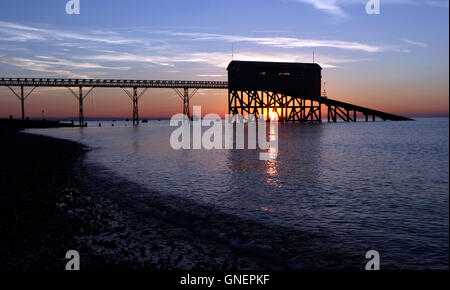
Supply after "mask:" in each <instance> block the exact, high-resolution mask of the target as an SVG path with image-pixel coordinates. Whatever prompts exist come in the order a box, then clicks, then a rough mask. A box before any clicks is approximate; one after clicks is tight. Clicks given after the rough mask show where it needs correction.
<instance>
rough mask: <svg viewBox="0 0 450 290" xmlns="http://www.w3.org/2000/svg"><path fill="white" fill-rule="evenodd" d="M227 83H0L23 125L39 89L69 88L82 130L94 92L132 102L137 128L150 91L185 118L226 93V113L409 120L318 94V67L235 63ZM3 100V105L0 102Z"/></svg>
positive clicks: (310, 118) (304, 119) (42, 80)
mask: <svg viewBox="0 0 450 290" xmlns="http://www.w3.org/2000/svg"><path fill="white" fill-rule="evenodd" d="M228 79H229V80H228V82H227V81H180V80H113V79H61V78H4V77H3V78H0V86H2V87H7V88H9V89H10V90H11V92H12V93H13V94H14V95H15V96H16V97H17V98H18V99H19V101H20V105H21V112H22V120H25V100H26V99H27V98H28V97H30V95H31V94H32V93H33V92H34V91H35V90H36V89H37V88H39V87H61V88H67V89H68V90H69V91H70V93H71V94H72V95H73V96H74V97H75V98H76V100H77V102H78V108H79V117H78V122H79V125H80V126H84V125H85V118H84V110H83V102H84V100H85V99H86V97H87V96H88V95H89V94H90V93H91V92H92V91H93V90H94V89H95V88H119V89H122V90H123V91H124V92H125V94H126V96H128V97H129V98H130V99H131V101H132V106H133V124H134V125H139V99H140V98H142V96H143V95H144V94H145V93H146V92H147V90H148V89H152V88H167V89H173V90H174V91H175V92H176V94H177V95H178V96H179V97H180V99H181V100H182V102H183V113H184V114H185V115H186V116H189V117H191V114H190V105H189V102H190V100H191V99H192V97H193V96H194V95H195V93H196V92H197V91H198V90H200V89H221V90H228V112H229V113H230V114H241V115H246V114H253V115H255V116H256V117H257V118H258V117H259V116H261V115H265V116H270V115H271V114H272V113H276V114H277V115H278V119H279V120H280V121H283V122H322V107H323V106H326V107H327V110H328V118H327V120H328V122H337V121H338V120H342V121H345V122H356V121H357V116H358V115H360V116H364V118H365V121H366V122H367V121H369V120H371V121H376V119H377V118H378V119H380V120H383V121H408V120H411V119H409V118H406V117H402V116H398V115H393V114H389V113H386V112H381V111H378V110H373V109H369V108H365V107H362V106H358V105H353V104H349V103H345V102H341V101H337V100H333V99H329V98H327V97H325V96H322V95H321V67H320V66H319V65H317V64H303V63H296V64H294V63H267V62H238V61H233V62H231V63H230V65H229V67H228ZM0 101H1V100H0Z"/></svg>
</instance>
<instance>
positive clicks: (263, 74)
mask: <svg viewBox="0 0 450 290" xmlns="http://www.w3.org/2000/svg"><path fill="white" fill-rule="evenodd" d="M259 75H260V76H265V75H267V73H266V72H265V71H262V72H260V73H259Z"/></svg>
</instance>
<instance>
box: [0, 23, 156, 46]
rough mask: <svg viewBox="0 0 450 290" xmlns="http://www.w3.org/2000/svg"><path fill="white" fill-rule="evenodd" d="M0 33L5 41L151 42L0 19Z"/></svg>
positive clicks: (106, 33)
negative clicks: (34, 25)
mask: <svg viewBox="0 0 450 290" xmlns="http://www.w3.org/2000/svg"><path fill="white" fill-rule="evenodd" d="M0 35H1V36H2V38H1V39H2V40H3V41H18V42H25V41H45V40H59V41H61V40H76V41H87V42H98V43H106V44H124V45H125V44H150V43H151V42H152V40H151V39H137V38H126V37H121V36H118V35H117V34H116V33H112V32H100V31H99V30H94V31H92V33H90V34H82V33H78V32H73V31H66V30H58V29H47V28H38V27H32V26H28V25H22V24H16V23H12V22H5V21H0Z"/></svg>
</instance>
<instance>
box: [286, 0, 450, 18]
mask: <svg viewBox="0 0 450 290" xmlns="http://www.w3.org/2000/svg"><path fill="white" fill-rule="evenodd" d="M293 1H295V2H299V3H304V4H308V5H312V6H313V7H314V8H316V9H318V10H321V11H323V12H325V13H327V14H330V15H333V16H335V17H337V18H345V17H348V16H349V15H348V13H347V12H345V10H344V8H343V7H344V6H348V5H361V6H362V7H363V6H364V5H366V3H367V2H368V0H293ZM381 5H427V6H435V7H449V1H448V0H381Z"/></svg>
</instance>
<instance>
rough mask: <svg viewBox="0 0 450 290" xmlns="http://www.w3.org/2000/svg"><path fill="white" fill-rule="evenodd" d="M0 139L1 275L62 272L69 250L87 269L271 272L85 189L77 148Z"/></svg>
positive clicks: (18, 135) (14, 133)
mask: <svg viewBox="0 0 450 290" xmlns="http://www.w3.org/2000/svg"><path fill="white" fill-rule="evenodd" d="M0 136H2V138H1V139H2V141H3V142H1V145H0V149H1V152H3V154H4V156H5V158H3V162H2V163H3V164H2V165H3V166H2V171H1V179H0V181H1V185H2V188H4V192H5V194H4V195H2V196H0V209H1V212H0V220H1V221H2V222H1V223H0V237H2V238H1V239H0V257H1V258H0V269H3V270H64V267H65V264H66V262H67V260H66V259H65V253H66V252H67V251H68V250H77V251H79V252H80V256H81V267H82V268H83V269H87V270H105V269H112V270H190V269H195V270H226V269H233V270H245V269H252V270H254V269H262V268H267V266H269V265H270V263H266V262H264V261H263V260H261V259H259V258H257V257H254V256H253V255H242V254H243V253H242V252H241V251H239V253H235V252H234V251H233V249H232V248H230V247H229V246H228V245H226V244H223V243H221V242H220V241H219V242H217V241H215V240H214V239H210V238H208V237H207V236H208V235H206V236H198V235H197V234H196V233H195V232H191V230H192V229H190V228H189V226H186V227H183V226H182V227H180V224H178V223H176V222H175V223H173V222H171V221H170V219H167V218H164V217H161V216H158V214H153V213H151V214H148V213H142V212H141V213H139V212H136V211H135V210H131V208H129V207H127V206H122V205H121V204H120V203H119V202H118V201H117V200H113V199H110V198H108V193H107V192H95V190H92V189H89V188H87V186H86V185H85V184H83V182H81V181H80V179H79V172H78V170H80V167H81V166H85V165H81V164H82V160H83V158H84V155H85V154H86V153H87V152H88V151H89V148H87V147H86V146H84V145H82V144H79V143H76V142H72V141H67V140H62V139H57V138H52V137H47V136H41V135H34V134H30V133H23V132H21V130H19V129H16V128H8V127H0ZM5 140H6V142H5ZM105 182H106V183H107V181H105ZM175 218H176V217H175ZM245 256H247V257H245ZM269 268H272V266H269ZM275 268H278V267H275Z"/></svg>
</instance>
